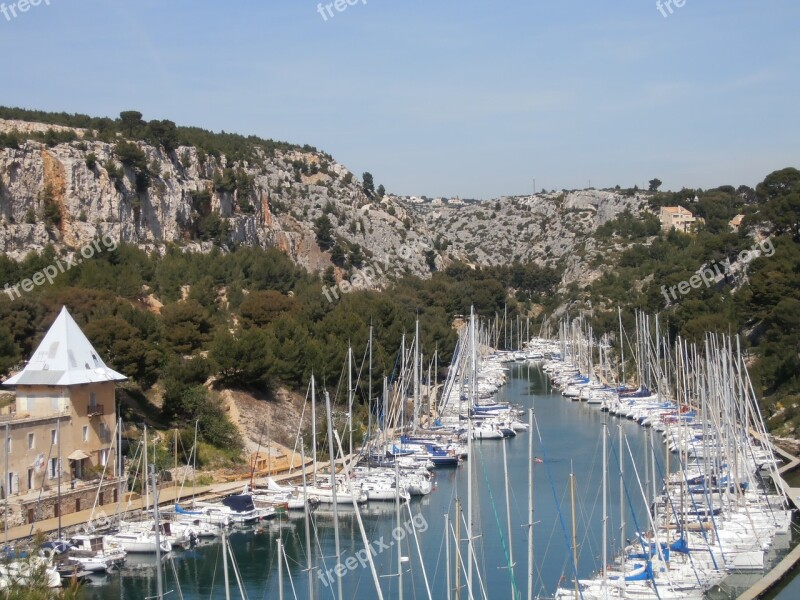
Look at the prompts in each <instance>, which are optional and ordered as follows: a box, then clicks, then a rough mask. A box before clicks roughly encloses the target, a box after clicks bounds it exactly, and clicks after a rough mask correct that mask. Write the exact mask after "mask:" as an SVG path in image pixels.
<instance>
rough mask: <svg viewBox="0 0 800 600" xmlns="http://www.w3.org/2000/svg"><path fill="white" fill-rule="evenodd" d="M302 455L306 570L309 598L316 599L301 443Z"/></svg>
mask: <svg viewBox="0 0 800 600" xmlns="http://www.w3.org/2000/svg"><path fill="white" fill-rule="evenodd" d="M300 455H301V456H300V457H301V459H302V460H303V520H304V521H305V525H306V570H307V571H308V600H314V574H313V570H312V564H311V515H310V514H309V506H308V488H307V487H306V449H305V445H304V444H300Z"/></svg>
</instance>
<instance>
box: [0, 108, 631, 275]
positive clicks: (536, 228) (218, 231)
mask: <svg viewBox="0 0 800 600" xmlns="http://www.w3.org/2000/svg"><path fill="white" fill-rule="evenodd" d="M47 129H54V130H60V131H63V130H67V129H69V128H66V127H56V126H48V125H43V124H40V123H26V122H23V121H7V120H0V132H4V133H8V132H11V131H17V132H20V133H21V135H20V136H19V137H20V139H21V140H24V138H25V137H26V136H25V135H22V134H24V133H25V132H28V133H30V132H38V133H43V132H46V131H47ZM73 131H74V132H75V134H76V137H77V138H78V139H77V140H76V141H74V142H67V143H60V144H57V145H54V146H52V147H50V146H47V145H46V144H44V143H41V142H38V141H33V140H26V141H21V142H20V143H19V147H18V148H3V149H0V250H2V251H3V252H4V253H6V254H7V255H9V256H11V257H14V258H20V257H23V256H24V255H26V254H27V253H29V252H31V251H37V250H41V249H43V248H44V247H45V246H47V245H48V244H52V245H54V246H56V247H57V249H60V250H62V249H63V250H66V251H67V252H69V251H75V250H78V249H79V248H81V247H83V246H86V245H87V244H90V243H91V242H92V240H94V239H96V238H98V237H106V236H111V237H112V238H113V239H115V240H117V241H121V242H127V243H131V244H136V245H139V246H140V247H142V248H146V249H148V250H151V249H154V248H163V246H165V245H166V244H170V243H172V244H178V245H181V246H183V247H185V248H186V249H187V250H188V251H201V252H202V251H208V250H209V249H210V248H211V247H212V244H213V243H217V244H219V245H222V246H223V247H226V246H228V245H230V244H235V245H250V246H261V247H276V248H278V249H279V250H280V251H282V252H284V253H285V254H287V255H288V256H290V257H291V258H292V260H294V261H295V262H296V263H297V264H299V265H301V266H303V267H305V268H307V269H309V270H311V271H318V272H319V271H324V270H325V269H327V268H330V267H331V266H333V263H332V261H331V258H332V253H331V250H330V249H326V250H324V251H323V250H321V249H320V246H319V244H318V240H317V229H318V227H319V224H320V223H321V222H323V221H324V219H323V217H324V218H325V219H327V221H328V222H329V223H330V226H331V228H330V231H331V236H332V239H333V242H334V245H338V248H337V250H336V253H335V254H336V255H337V257H336V258H337V262H338V263H339V264H338V265H337V267H338V266H342V264H343V263H344V266H345V268H344V269H341V268H336V269H335V270H334V273H335V275H336V276H337V277H341V276H342V273H343V272H347V271H348V270H349V272H350V273H353V272H358V271H361V270H365V269H369V268H372V270H373V271H375V272H377V274H378V275H377V276H375V277H368V278H366V277H365V278H361V279H359V280H358V281H357V282H356V283H355V286H356V287H365V286H379V285H381V284H382V283H385V281H386V280H387V279H389V278H391V277H392V276H394V275H402V274H413V275H418V276H421V277H426V276H430V274H431V273H432V270H434V269H437V270H438V269H443V268H445V267H446V266H447V265H448V264H450V263H451V262H452V261H454V260H460V261H466V262H468V263H472V264H484V265H498V264H507V263H510V262H512V261H514V260H520V261H535V262H537V263H539V264H541V265H551V266H552V265H555V264H556V263H558V262H559V261H562V264H566V270H567V271H566V272H567V276H566V278H565V282H564V284H566V283H569V281H590V280H591V279H592V278H593V277H595V276H597V275H598V274H599V271H596V270H593V269H591V268H590V267H588V257H589V256H591V255H592V252H593V251H594V249H593V240H592V239H591V236H592V234H593V232H594V231H595V230H596V229H597V227H599V226H600V225H602V224H603V223H605V222H607V221H609V220H610V219H613V218H614V217H616V216H617V215H618V214H619V213H620V212H622V211H624V210H630V211H631V212H633V213H634V214H637V213H639V212H641V211H642V210H645V209H646V208H645V205H646V201H647V197H646V196H645V195H636V196H625V195H622V194H620V193H616V192H612V191H597V190H584V191H574V192H568V193H549V194H538V195H535V196H527V197H513V198H499V199H497V200H491V201H484V202H476V203H466V204H461V205H458V206H455V205H452V204H450V203H446V202H442V201H437V202H434V203H422V202H420V201H419V199H416V198H415V199H407V198H401V197H395V196H386V197H384V198H380V199H379V198H374V197H368V196H367V195H366V194H365V193H364V192H363V191H362V189H361V186H360V183H359V182H358V181H356V180H355V178H353V177H352V175H350V174H349V172H348V170H347V168H346V167H344V166H343V165H341V164H338V163H336V162H335V161H334V160H333V159H332V158H331V157H330V156H328V155H325V154H323V153H319V152H313V151H305V150H299V149H293V150H289V151H280V150H276V151H275V152H274V153H270V154H269V155H267V154H266V153H265V152H263V151H261V150H258V151H257V154H256V156H255V157H254V158H253V159H252V160H250V161H239V162H235V163H234V162H231V161H228V159H227V158H226V157H225V156H220V157H215V156H212V155H206V154H205V153H203V152H198V150H197V149H196V148H194V147H179V148H177V149H176V150H175V151H174V152H173V153H170V154H167V153H166V152H165V151H164V149H163V148H157V147H154V146H151V145H148V144H146V143H143V142H137V145H138V147H139V148H140V149H141V151H142V152H143V153H144V155H145V159H146V163H147V165H148V167H147V171H148V176H147V178H146V180H147V181H146V183H145V184H144V185H142V183H141V181H139V182H137V173H136V172H135V171H134V169H133V168H132V167H129V166H125V165H123V164H121V163H120V162H119V160H118V159H117V156H116V153H115V147H116V143H109V142H103V141H98V140H96V139H94V136H92V135H91V134H90V133H89V132H86V131H84V130H79V129H74V130H73ZM120 141H121V140H120ZM225 169H236V170H237V171H239V172H243V173H244V174H245V175H246V176H247V178H248V180H249V181H250V185H249V189H246V190H245V191H241V190H240V189H238V188H237V189H234V190H233V191H230V187H231V186H224V185H220V184H219V180H220V176H221V175H222V174H223V172H224V170H225ZM137 183H138V185H137ZM376 183H377V182H376ZM412 200H413V201H412ZM215 224H216V228H213V227H211V225H215ZM342 257H343V258H342ZM563 261H565V263H564V262H563Z"/></svg>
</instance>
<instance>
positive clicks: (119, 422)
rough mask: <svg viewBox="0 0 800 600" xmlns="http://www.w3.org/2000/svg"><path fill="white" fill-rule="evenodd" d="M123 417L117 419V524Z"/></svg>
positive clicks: (120, 499) (120, 491)
mask: <svg viewBox="0 0 800 600" xmlns="http://www.w3.org/2000/svg"><path fill="white" fill-rule="evenodd" d="M122 475H123V464H122V417H118V418H117V523H119V521H120V516H121V514H122ZM192 487H193V488H194V478H193V479H192Z"/></svg>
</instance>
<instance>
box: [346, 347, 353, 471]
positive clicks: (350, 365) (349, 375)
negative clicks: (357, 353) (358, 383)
mask: <svg viewBox="0 0 800 600" xmlns="http://www.w3.org/2000/svg"><path fill="white" fill-rule="evenodd" d="M347 429H348V433H349V436H350V446H349V448H350V456H353V346H352V345H349V344H348V346H347Z"/></svg>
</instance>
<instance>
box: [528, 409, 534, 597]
mask: <svg viewBox="0 0 800 600" xmlns="http://www.w3.org/2000/svg"><path fill="white" fill-rule="evenodd" d="M533 410H534V409H533V408H531V409H529V410H528V600H533Z"/></svg>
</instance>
